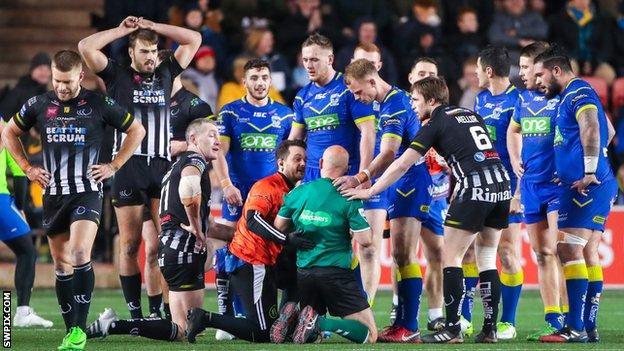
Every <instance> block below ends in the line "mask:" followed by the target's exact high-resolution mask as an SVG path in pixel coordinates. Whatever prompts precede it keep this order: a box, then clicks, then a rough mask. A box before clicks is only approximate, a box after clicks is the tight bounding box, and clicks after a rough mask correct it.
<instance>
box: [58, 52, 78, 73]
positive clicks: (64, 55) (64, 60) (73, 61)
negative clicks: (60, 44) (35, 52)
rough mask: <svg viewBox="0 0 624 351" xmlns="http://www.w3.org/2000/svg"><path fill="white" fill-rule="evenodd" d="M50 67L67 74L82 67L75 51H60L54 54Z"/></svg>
mask: <svg viewBox="0 0 624 351" xmlns="http://www.w3.org/2000/svg"><path fill="white" fill-rule="evenodd" d="M52 66H54V68H56V69H57V70H59V71H61V72H69V71H71V70H73V69H74V68H76V67H82V59H81V58H80V54H78V53H77V52H75V51H72V50H61V51H59V52H57V53H56V54H54V58H53V59H52Z"/></svg>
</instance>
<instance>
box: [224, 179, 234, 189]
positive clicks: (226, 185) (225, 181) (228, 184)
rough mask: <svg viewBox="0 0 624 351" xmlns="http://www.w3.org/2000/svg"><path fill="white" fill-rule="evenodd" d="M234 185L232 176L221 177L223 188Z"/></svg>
mask: <svg viewBox="0 0 624 351" xmlns="http://www.w3.org/2000/svg"><path fill="white" fill-rule="evenodd" d="M231 186H234V184H232V181H231V180H230V178H225V179H221V189H225V188H227V187H231Z"/></svg>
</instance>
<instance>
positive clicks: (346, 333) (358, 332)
mask: <svg viewBox="0 0 624 351" xmlns="http://www.w3.org/2000/svg"><path fill="white" fill-rule="evenodd" d="M319 327H320V328H321V330H322V331H329V332H334V333H336V334H338V335H340V336H342V337H343V338H345V339H347V340H349V341H353V342H355V343H358V344H363V343H365V342H366V341H367V340H368V328H367V327H366V326H365V325H364V324H362V323H360V322H358V321H356V320H353V319H338V318H326V317H319Z"/></svg>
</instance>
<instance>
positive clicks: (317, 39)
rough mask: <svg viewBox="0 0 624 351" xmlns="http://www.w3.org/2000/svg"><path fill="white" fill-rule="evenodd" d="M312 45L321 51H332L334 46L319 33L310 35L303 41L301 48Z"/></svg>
mask: <svg viewBox="0 0 624 351" xmlns="http://www.w3.org/2000/svg"><path fill="white" fill-rule="evenodd" d="M312 45H318V46H320V47H321V48H323V49H328V50H331V51H334V45H333V44H332V42H331V40H329V38H328V37H326V36H324V35H322V34H319V33H314V34H312V35H310V36H309V37H308V38H307V39H306V40H304V42H303V44H301V48H305V47H308V46H312Z"/></svg>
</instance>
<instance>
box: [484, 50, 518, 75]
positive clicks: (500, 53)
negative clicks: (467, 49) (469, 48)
mask: <svg viewBox="0 0 624 351" xmlns="http://www.w3.org/2000/svg"><path fill="white" fill-rule="evenodd" d="M479 60H480V61H481V68H483V70H485V68H486V67H491V68H492V71H494V75H496V76H498V77H507V76H509V69H510V68H511V62H510V60H509V53H508V52H507V49H505V48H504V47H502V46H492V45H490V46H488V47H487V48H485V49H483V50H481V52H479Z"/></svg>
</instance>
